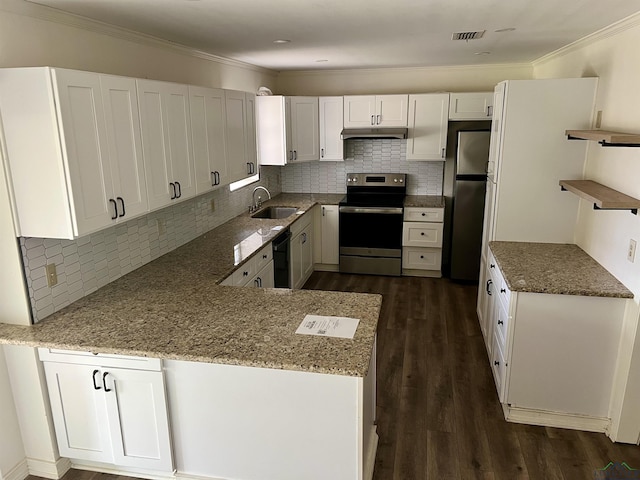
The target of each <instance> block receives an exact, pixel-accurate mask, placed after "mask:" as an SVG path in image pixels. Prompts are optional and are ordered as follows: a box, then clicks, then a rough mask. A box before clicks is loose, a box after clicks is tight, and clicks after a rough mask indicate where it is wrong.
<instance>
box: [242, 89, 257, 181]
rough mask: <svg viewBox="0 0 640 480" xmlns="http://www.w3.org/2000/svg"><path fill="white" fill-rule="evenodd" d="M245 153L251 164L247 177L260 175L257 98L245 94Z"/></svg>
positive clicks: (251, 94)
mask: <svg viewBox="0 0 640 480" xmlns="http://www.w3.org/2000/svg"><path fill="white" fill-rule="evenodd" d="M245 111H246V113H245V117H244V118H245V122H246V123H245V152H246V157H245V159H246V160H245V161H246V163H248V164H250V165H249V169H248V172H247V175H246V176H250V175H255V174H256V173H258V149H257V147H256V96H255V95H254V94H253V93H245Z"/></svg>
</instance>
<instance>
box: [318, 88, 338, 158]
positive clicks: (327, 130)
mask: <svg viewBox="0 0 640 480" xmlns="http://www.w3.org/2000/svg"><path fill="white" fill-rule="evenodd" d="M318 105H319V108H318V110H319V125H320V161H321V162H322V161H336V160H337V161H342V160H344V141H343V140H342V138H340V133H341V132H342V128H343V126H342V124H343V122H344V104H343V97H319V98H318Z"/></svg>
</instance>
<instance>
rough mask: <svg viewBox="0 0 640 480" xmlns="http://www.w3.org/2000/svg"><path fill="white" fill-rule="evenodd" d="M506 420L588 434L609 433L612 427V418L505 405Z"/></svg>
mask: <svg viewBox="0 0 640 480" xmlns="http://www.w3.org/2000/svg"><path fill="white" fill-rule="evenodd" d="M502 407H503V410H504V418H505V419H506V420H507V421H508V422H513V423H526V424H529V425H539V426H541V427H556V428H569V429H571V430H583V431H586V432H598V433H607V432H608V431H609V427H610V426H611V419H610V418H602V417H590V416H586V415H575V414H570V413H559V412H550V411H546V410H535V409H532V408H519V407H511V406H509V405H503V406H502Z"/></svg>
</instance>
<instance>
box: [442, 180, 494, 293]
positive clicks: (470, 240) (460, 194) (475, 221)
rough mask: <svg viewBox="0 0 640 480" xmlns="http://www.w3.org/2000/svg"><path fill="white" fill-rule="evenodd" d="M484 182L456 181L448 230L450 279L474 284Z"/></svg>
mask: <svg viewBox="0 0 640 480" xmlns="http://www.w3.org/2000/svg"><path fill="white" fill-rule="evenodd" d="M486 183H487V182H485V181H473V180H457V181H456V185H455V197H454V200H453V226H452V231H451V262H450V264H451V278H452V279H453V280H467V281H478V278H479V273H480V253H481V248H482V224H483V217H484V197H485V188H486Z"/></svg>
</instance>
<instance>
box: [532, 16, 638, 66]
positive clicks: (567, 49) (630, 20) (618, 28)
mask: <svg viewBox="0 0 640 480" xmlns="http://www.w3.org/2000/svg"><path fill="white" fill-rule="evenodd" d="M638 26H640V12H637V13H634V14H633V15H630V16H628V17H626V18H623V19H622V20H619V21H617V22H615V23H612V24H611V25H608V26H606V27H604V28H602V29H600V30H598V31H597V32H594V33H592V34H590V35H587V36H586V37H582V38H581V39H579V40H576V41H575V42H572V43H570V44H568V45H565V46H564V47H561V48H559V49H557V50H554V51H553V52H550V53H547V54H546V55H543V56H542V57H540V58H538V59H536V60H534V61H533V62H532V63H531V65H532V66H533V67H534V68H536V67H539V66H540V65H542V64H544V63H546V62H549V61H551V60H554V59H556V58H560V57H563V56H564V55H568V54H569V53H572V52H575V51H576V50H580V49H581V48H584V47H586V46H588V45H591V44H593V43H596V42H599V41H600V40H604V39H606V38H609V37H614V36H616V35H619V34H621V33H623V32H626V31H627V30H630V29H632V28H635V27H638Z"/></svg>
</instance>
